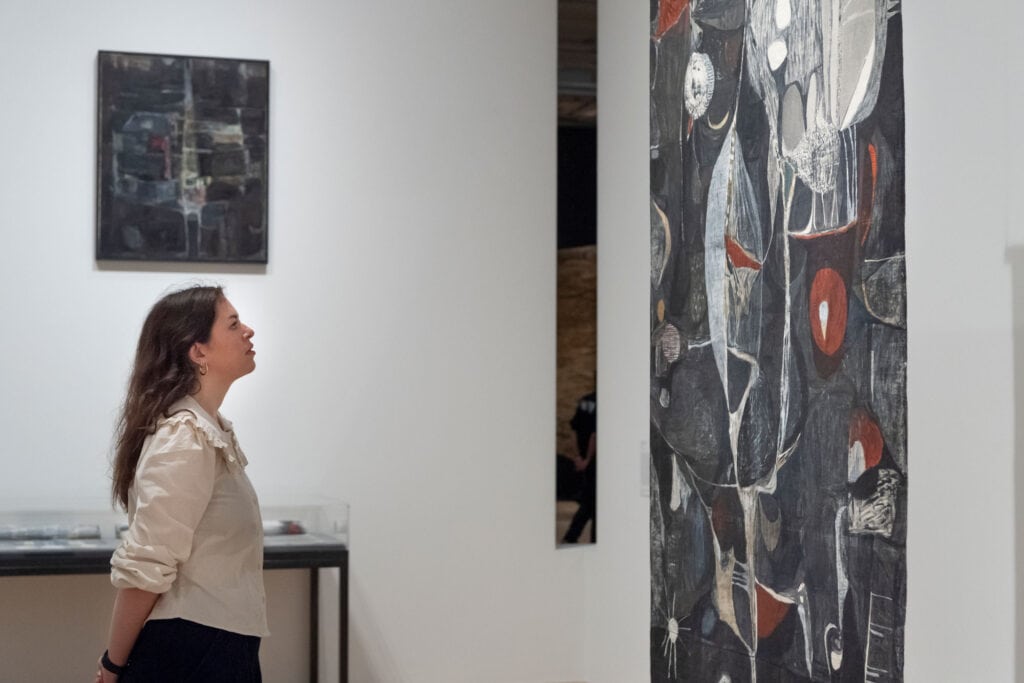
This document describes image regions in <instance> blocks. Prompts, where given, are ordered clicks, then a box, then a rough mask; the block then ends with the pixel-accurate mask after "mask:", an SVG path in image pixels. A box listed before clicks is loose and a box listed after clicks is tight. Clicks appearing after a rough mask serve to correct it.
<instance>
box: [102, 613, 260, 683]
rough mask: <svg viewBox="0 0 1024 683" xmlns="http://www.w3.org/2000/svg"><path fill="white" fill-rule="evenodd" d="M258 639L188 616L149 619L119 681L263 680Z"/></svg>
mask: <svg viewBox="0 0 1024 683" xmlns="http://www.w3.org/2000/svg"><path fill="white" fill-rule="evenodd" d="M259 654H260V639H259V638H258V637H256V636H243V635H241V634H239V633H232V632H231V631H224V630H222V629H219V628H213V627H212V626H204V625H203V624H197V623H195V622H194V621H188V620H186V619H154V620H152V621H147V622H146V625H145V626H143V627H142V632H141V633H139V638H138V640H136V641H135V647H134V648H132V653H131V655H129V657H128V668H127V669H126V670H125V672H124V674H123V675H122V676H121V677H120V678H119V679H118V683H262V680H263V678H262V675H261V674H260V658H259Z"/></svg>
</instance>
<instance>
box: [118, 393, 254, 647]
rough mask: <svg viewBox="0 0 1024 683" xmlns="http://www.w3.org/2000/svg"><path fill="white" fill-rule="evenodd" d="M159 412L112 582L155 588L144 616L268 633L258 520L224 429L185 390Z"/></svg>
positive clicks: (241, 464)
mask: <svg viewBox="0 0 1024 683" xmlns="http://www.w3.org/2000/svg"><path fill="white" fill-rule="evenodd" d="M167 414H168V415H169V417H165V418H162V419H161V420H159V421H158V422H157V427H156V432H155V433H153V434H152V435H150V436H149V437H147V438H146V441H145V442H144V443H143V445H142V455H141V456H140V457H139V464H138V467H137V468H136V470H135V481H134V483H133V484H132V488H131V491H130V492H129V497H128V522H129V527H128V530H127V531H126V532H125V533H124V534H123V535H122V537H121V545H120V546H119V547H118V548H117V550H115V551H114V555H113V557H111V559H110V566H111V573H110V580H111V583H113V584H114V586H115V587H117V588H141V589H142V590H146V591H149V592H151V593H159V594H160V597H159V598H158V599H157V601H156V605H155V606H154V607H153V611H152V613H151V614H150V615H149V618H150V619H173V618H176V617H180V618H182V619H188V620H190V621H195V622H198V623H200V624H205V625H207V626H213V627H215V628H220V629H224V630H226V631H232V632H235V633H241V634H244V635H252V636H267V635H270V633H269V631H268V630H267V602H266V595H265V593H264V591H263V523H262V520H261V518H260V508H259V501H258V500H257V498H256V491H255V490H253V487H252V484H251V483H250V482H249V478H248V477H247V476H246V474H245V466H246V465H247V464H248V461H247V460H246V459H245V454H244V453H243V452H242V449H241V448H240V447H239V445H238V439H236V438H235V433H234V431H233V430H232V425H231V423H230V422H228V421H227V420H226V419H224V418H223V417H220V418H219V422H218V420H217V419H214V418H211V417H210V416H209V415H208V414H207V413H206V411H204V410H203V409H202V407H200V405H199V403H198V402H197V401H196V400H195V399H194V398H192V397H191V396H187V397H185V398H183V399H181V400H180V401H178V402H176V403H175V404H174V405H172V406H171V407H170V408H169V409H168V411H167ZM221 425H223V427H222V426H221Z"/></svg>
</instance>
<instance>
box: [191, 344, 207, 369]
mask: <svg viewBox="0 0 1024 683" xmlns="http://www.w3.org/2000/svg"><path fill="white" fill-rule="evenodd" d="M188 357H189V360H191V361H192V362H193V363H195V364H196V365H201V364H202V363H203V361H204V360H205V359H206V354H205V353H204V352H203V345H202V344H200V343H199V342H196V343H194V344H192V348H190V349H189V350H188Z"/></svg>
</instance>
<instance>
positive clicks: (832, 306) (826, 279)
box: [808, 268, 846, 356]
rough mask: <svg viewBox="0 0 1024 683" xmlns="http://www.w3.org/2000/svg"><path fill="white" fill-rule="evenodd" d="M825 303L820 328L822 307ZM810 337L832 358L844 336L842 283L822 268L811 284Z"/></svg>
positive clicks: (844, 307)
mask: <svg viewBox="0 0 1024 683" xmlns="http://www.w3.org/2000/svg"><path fill="white" fill-rule="evenodd" d="M823 303H824V304H827V307H828V308H827V312H826V315H825V321H824V322H825V325H824V329H822V324H821V323H822V304H823ZM810 304H811V305H810V311H808V313H809V315H810V319H811V321H810V322H811V335H812V336H813V337H814V343H815V344H816V345H817V346H818V348H819V349H821V350H822V352H824V353H825V355H827V356H832V355H835V353H836V351H838V350H839V347H841V346H842V345H843V338H844V337H845V336H846V283H844V282H843V278H842V277H841V276H840V275H839V273H837V272H836V271H834V270H832V269H831V268H822V269H821V270H819V271H818V272H817V273H816V274H815V275H814V281H813V282H812V283H811V301H810Z"/></svg>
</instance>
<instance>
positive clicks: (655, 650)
mask: <svg viewBox="0 0 1024 683" xmlns="http://www.w3.org/2000/svg"><path fill="white" fill-rule="evenodd" d="M650 48H651V51H650V55H651V63H650V86H651V88H650V93H651V101H650V126H651V129H650V133H651V138H650V153H651V174H650V180H651V206H650V239H651V245H650V246H651V300H650V305H651V309H650V334H651V338H650V339H651V342H650V344H651V345H650V353H651V366H650V396H649V405H650V416H651V442H650V444H651V489H650V491H651V524H650V533H651V621H650V637H651V640H650V661H651V670H650V674H651V680H652V681H658V682H661V681H677V680H701V681H732V683H740V682H741V681H757V680H762V681H763V680H773V681H774V680H786V681H839V680H842V681H848V680H867V681H874V682H880V681H899V680H902V679H903V642H904V624H905V615H906V575H907V574H906V536H907V526H906V525H907V399H906V378H907V318H906V310H907V304H906V258H905V252H906V249H905V244H904V183H903V168H904V128H903V125H904V117H903V54H902V14H901V3H900V2H899V0H769V1H767V2H749V1H748V0H717V1H715V2H686V1H685V0H683V1H678V0H652V3H651V42H650Z"/></svg>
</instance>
